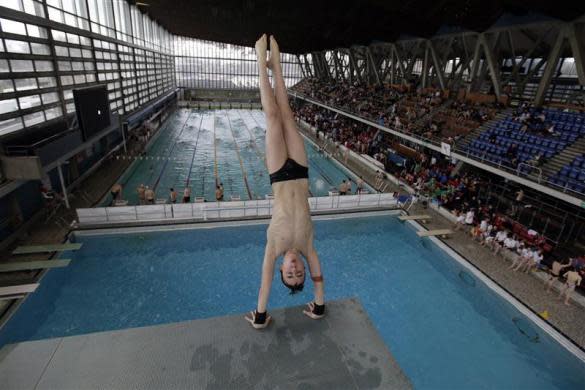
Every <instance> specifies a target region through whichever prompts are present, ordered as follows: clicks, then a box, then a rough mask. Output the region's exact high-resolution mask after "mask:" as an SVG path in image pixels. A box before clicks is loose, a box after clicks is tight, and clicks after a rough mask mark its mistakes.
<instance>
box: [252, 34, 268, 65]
mask: <svg viewBox="0 0 585 390" xmlns="http://www.w3.org/2000/svg"><path fill="white" fill-rule="evenodd" d="M254 47H255V48H256V56H257V57H258V63H259V64H260V65H266V48H267V42H266V34H262V36H261V37H260V39H258V40H257V41H256V44H255V45H254Z"/></svg>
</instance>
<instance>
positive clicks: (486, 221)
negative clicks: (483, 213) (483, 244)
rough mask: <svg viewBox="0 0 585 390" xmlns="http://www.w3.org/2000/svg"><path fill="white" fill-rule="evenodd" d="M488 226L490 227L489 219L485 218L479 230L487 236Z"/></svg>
mask: <svg viewBox="0 0 585 390" xmlns="http://www.w3.org/2000/svg"><path fill="white" fill-rule="evenodd" d="M488 226H489V220H488V219H487V218H485V219H484V220H483V221H481V222H480V224H479V230H481V232H482V233H484V234H485V232H487V229H488Z"/></svg>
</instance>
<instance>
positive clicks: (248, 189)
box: [226, 112, 252, 200]
mask: <svg viewBox="0 0 585 390" xmlns="http://www.w3.org/2000/svg"><path fill="white" fill-rule="evenodd" d="M226 118H227V120H228V127H229V128H230V133H231V134H232V139H233V141H234V146H235V149H236V155H237V156H238V160H239V161H240V169H241V170H242V174H243V175H244V185H245V186H246V192H248V199H250V200H252V191H250V185H249V184H248V175H247V173H246V169H245V168H244V162H243V161H242V156H241V155H240V148H239V146H238V141H237V140H236V135H235V134H234V129H233V128H232V120H231V119H230V115H229V112H228V113H226Z"/></svg>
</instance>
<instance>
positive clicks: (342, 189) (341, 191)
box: [338, 179, 347, 195]
mask: <svg viewBox="0 0 585 390" xmlns="http://www.w3.org/2000/svg"><path fill="white" fill-rule="evenodd" d="M338 191H339V195H346V194H347V184H346V183H345V179H344V180H343V182H342V183H341V184H340V185H339V189H338Z"/></svg>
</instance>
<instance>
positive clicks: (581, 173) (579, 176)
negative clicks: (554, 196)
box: [549, 154, 585, 193]
mask: <svg viewBox="0 0 585 390" xmlns="http://www.w3.org/2000/svg"><path fill="white" fill-rule="evenodd" d="M549 181H550V182H551V183H553V184H555V185H558V186H560V187H565V188H568V189H570V190H573V191H576V192H579V193H585V154H583V155H581V156H577V157H575V159H574V160H573V161H572V162H571V163H570V164H567V165H565V166H564V167H563V168H562V169H561V170H560V171H559V172H557V173H556V174H555V175H553V176H552V177H551V178H550V179H549Z"/></svg>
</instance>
